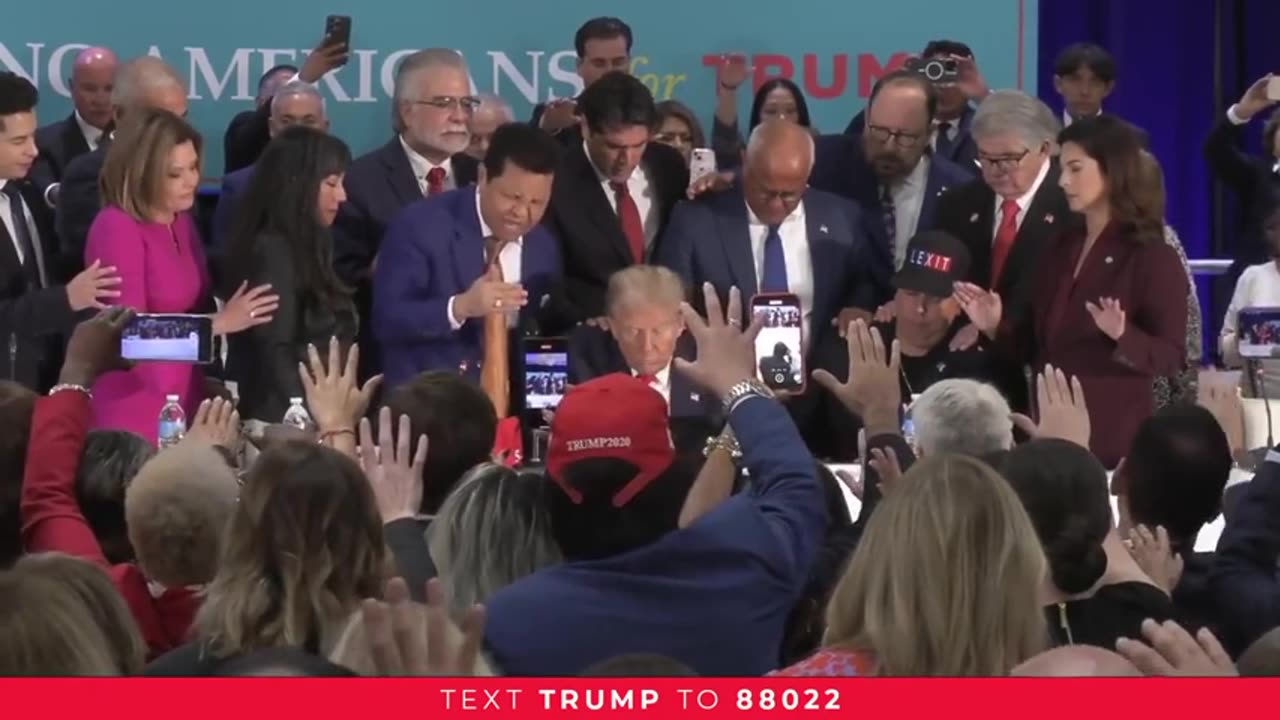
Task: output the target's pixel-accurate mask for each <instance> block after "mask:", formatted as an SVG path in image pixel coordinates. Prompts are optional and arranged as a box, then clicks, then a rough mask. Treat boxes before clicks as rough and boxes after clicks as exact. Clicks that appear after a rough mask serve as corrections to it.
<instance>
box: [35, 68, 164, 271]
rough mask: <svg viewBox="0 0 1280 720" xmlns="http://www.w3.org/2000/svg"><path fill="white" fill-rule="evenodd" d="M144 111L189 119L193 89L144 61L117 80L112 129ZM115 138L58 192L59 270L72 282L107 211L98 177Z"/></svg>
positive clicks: (74, 166) (72, 170)
mask: <svg viewBox="0 0 1280 720" xmlns="http://www.w3.org/2000/svg"><path fill="white" fill-rule="evenodd" d="M138 108H158V109H160V110H168V111H169V112H171V113H173V114H174V115H180V116H182V117H186V115H187V88H186V85H185V83H183V81H182V78H181V77H179V75H178V73H176V72H174V70H173V68H171V67H169V66H168V65H167V64H166V63H165V62H164V61H163V60H161V59H160V58H155V57H151V56H143V57H140V58H138V59H136V60H133V61H131V62H129V63H127V64H126V65H125V66H124V67H122V68H120V72H119V73H118V74H117V75H116V81H115V86H114V87H113V88H112V89H111V119H112V124H114V125H119V124H120V122H121V120H122V119H124V118H125V117H126V116H127V115H128V114H129V112H131V111H135V110H137V109H138ZM110 144H111V137H110V136H107V138H106V140H105V142H102V143H100V144H99V145H98V148H97V149H96V150H94V151H93V152H90V153H87V154H85V155H81V156H80V157H78V158H76V159H75V160H72V161H71V163H70V164H68V165H67V168H66V170H65V171H64V172H63V175H62V186H61V187H60V189H59V190H58V202H57V207H56V210H57V230H58V241H59V244H60V245H61V248H60V252H59V257H58V260H57V263H56V265H57V266H58V267H59V269H60V276H61V277H63V278H69V277H71V276H73V275H75V274H76V273H78V272H80V271H81V270H83V269H84V246H85V241H86V240H87V239H88V237H89V226H90V225H92V224H93V219H94V218H95V217H97V216H98V211H99V210H101V209H102V198H101V197H100V196H99V194H98V176H99V175H101V174H102V163H103V161H105V160H106V157H107V148H108V147H110Z"/></svg>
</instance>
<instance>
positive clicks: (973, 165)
mask: <svg viewBox="0 0 1280 720" xmlns="http://www.w3.org/2000/svg"><path fill="white" fill-rule="evenodd" d="M976 112H977V110H976V109H975V108H974V107H973V105H967V106H965V109H964V112H963V113H961V115H960V121H959V122H958V123H957V125H958V126H959V129H958V130H956V139H955V140H952V141H951V148H950V150H949V151H948V152H947V153H945V154H943V153H937V154H938V155H941V156H942V157H945V158H946V159H948V160H950V161H951V162H953V163H955V164H956V165H958V166H960V169H961V170H964V171H965V172H967V173H969V176H970V177H975V178H976V177H978V176H980V175H981V174H982V171H981V170H980V169H979V168H978V144H977V143H976V142H974V140H973V136H972V135H970V134H969V126H970V125H971V124H972V123H973V116H974V114H975V113H976ZM866 126H867V113H866V111H865V110H863V111H861V112H859V113H858V114H857V115H854V116H853V119H852V120H850V121H849V126H848V127H846V128H845V129H844V134H845V135H849V136H851V137H861V136H862V131H863V130H864V129H865V128H866Z"/></svg>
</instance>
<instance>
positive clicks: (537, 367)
mask: <svg viewBox="0 0 1280 720" xmlns="http://www.w3.org/2000/svg"><path fill="white" fill-rule="evenodd" d="M568 384H569V343H568V340H566V339H565V338H528V339H527V340H525V350H524V406H525V409H526V410H549V409H554V408H555V407H556V406H557V405H559V404H560V401H561V400H562V399H564V391H565V386H566V385H568Z"/></svg>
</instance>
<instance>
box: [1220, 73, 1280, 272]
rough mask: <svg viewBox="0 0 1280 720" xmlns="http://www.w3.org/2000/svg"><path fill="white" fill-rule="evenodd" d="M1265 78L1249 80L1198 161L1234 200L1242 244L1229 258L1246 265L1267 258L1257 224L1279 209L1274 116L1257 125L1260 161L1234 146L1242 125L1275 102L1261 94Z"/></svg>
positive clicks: (1279, 151) (1279, 136) (1279, 135)
mask: <svg viewBox="0 0 1280 720" xmlns="http://www.w3.org/2000/svg"><path fill="white" fill-rule="evenodd" d="M1270 77H1271V76H1267V77H1264V78H1262V79H1261V80H1258V81H1257V82H1255V83H1254V84H1253V85H1252V86H1251V87H1250V88H1249V90H1248V91H1246V92H1245V94H1244V96H1242V97H1241V98H1240V101H1239V102H1237V103H1236V104H1235V105H1232V106H1231V107H1230V108H1228V109H1227V112H1226V116H1225V117H1223V118H1222V119H1221V120H1219V121H1218V124H1217V125H1216V126H1215V127H1214V129H1213V133H1212V134H1211V135H1210V136H1209V140H1208V141H1207V142H1206V143H1205V146H1204V157H1205V160H1208V161H1209V167H1210V168H1212V169H1213V174H1214V175H1215V176H1217V178H1218V180H1220V181H1222V182H1223V183H1224V184H1226V185H1227V187H1229V188H1231V190H1232V191H1233V192H1234V193H1235V194H1236V197H1237V199H1238V200H1239V201H1240V210H1241V215H1242V216H1243V220H1244V227H1243V228H1241V230H1242V235H1243V237H1242V238H1241V239H1242V241H1243V242H1241V243H1240V244H1239V245H1238V246H1236V248H1235V251H1236V252H1235V255H1236V259H1237V260H1238V261H1239V262H1240V263H1243V264H1250V265H1251V264H1255V263H1259V262H1263V261H1265V260H1266V259H1267V258H1269V257H1271V251H1270V249H1269V247H1268V244H1267V242H1266V239H1265V238H1264V236H1263V222H1264V220H1265V219H1266V218H1267V216H1268V215H1269V214H1271V212H1272V211H1273V210H1274V209H1275V208H1277V207H1280V113H1276V112H1273V113H1272V114H1271V117H1270V118H1268V120H1267V122H1266V125H1264V126H1263V130H1262V152H1263V154H1262V156H1261V157H1256V158H1255V157H1250V156H1248V155H1246V154H1244V153H1243V152H1241V151H1240V149H1239V147H1238V145H1239V142H1240V136H1241V135H1242V134H1243V133H1242V132H1241V131H1242V130H1243V129H1244V127H1245V126H1246V125H1248V124H1249V123H1250V122H1251V121H1252V120H1253V119H1254V118H1255V117H1257V116H1258V115H1260V114H1261V113H1263V112H1265V111H1266V110H1268V109H1270V108H1271V107H1273V106H1274V105H1275V104H1276V101H1275V100H1272V99H1271V98H1269V97H1268V96H1267V83H1268V80H1269V78H1270Z"/></svg>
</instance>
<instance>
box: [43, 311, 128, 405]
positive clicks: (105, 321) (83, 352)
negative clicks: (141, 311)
mask: <svg viewBox="0 0 1280 720" xmlns="http://www.w3.org/2000/svg"><path fill="white" fill-rule="evenodd" d="M135 314H136V313H134V311H133V310H131V309H129V308H126V307H113V308H108V309H106V310H103V311H102V312H100V313H98V314H97V316H95V317H94V318H93V319H91V320H85V321H84V322H82V323H80V324H79V325H76V327H75V330H74V331H73V332H72V333H71V340H70V341H69V342H68V343H67V353H66V359H65V360H64V361H63V363H62V372H61V374H60V375H59V376H58V384H60V385H79V386H81V387H86V388H87V387H92V385H93V383H94V382H95V381H96V380H97V379H98V377H99V376H100V375H102V374H103V373H105V372H108V371H110V370H127V369H128V368H129V366H130V363H129V361H128V360H125V359H124V358H122V357H121V356H120V336H121V335H122V334H124V328H125V326H126V325H128V324H129V321H130V320H133V318H134V315H135Z"/></svg>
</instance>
